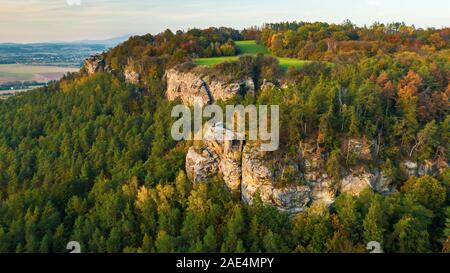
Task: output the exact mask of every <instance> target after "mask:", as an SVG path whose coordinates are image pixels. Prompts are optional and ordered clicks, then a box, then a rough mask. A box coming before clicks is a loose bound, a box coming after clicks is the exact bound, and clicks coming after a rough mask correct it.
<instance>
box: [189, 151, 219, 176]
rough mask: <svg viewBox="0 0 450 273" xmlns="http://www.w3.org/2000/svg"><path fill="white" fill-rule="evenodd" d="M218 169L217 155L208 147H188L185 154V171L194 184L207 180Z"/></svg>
mask: <svg viewBox="0 0 450 273" xmlns="http://www.w3.org/2000/svg"><path fill="white" fill-rule="evenodd" d="M218 171H219V165H218V158H217V155H216V154H215V153H214V152H213V151H211V150H210V149H209V148H203V149H201V150H200V151H197V150H196V149H195V148H194V147H190V148H189V151H188V153H187V155H186V173H187V176H188V178H189V180H190V181H191V182H192V183H194V184H196V183H200V182H204V181H208V180H209V179H210V178H212V177H214V176H215V175H217V173H218Z"/></svg>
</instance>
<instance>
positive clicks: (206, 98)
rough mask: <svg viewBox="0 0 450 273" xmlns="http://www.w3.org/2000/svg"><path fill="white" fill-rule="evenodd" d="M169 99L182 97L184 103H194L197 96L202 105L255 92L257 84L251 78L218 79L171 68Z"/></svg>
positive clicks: (168, 84)
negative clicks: (228, 80)
mask: <svg viewBox="0 0 450 273" xmlns="http://www.w3.org/2000/svg"><path fill="white" fill-rule="evenodd" d="M166 80H167V92H166V96H167V99H168V100H170V101H173V100H176V99H177V98H180V99H181V101H182V102H183V104H184V105H189V106H192V105H194V100H195V98H196V97H198V98H200V99H201V106H204V105H207V104H212V103H214V102H216V101H219V100H222V101H225V100H227V99H230V98H233V97H235V96H236V95H237V94H240V93H242V94H243V93H247V92H251V93H254V92H255V84H254V82H253V80H252V79H251V78H244V79H236V80H232V81H231V82H226V81H224V80H218V79H215V78H213V77H212V76H210V75H204V74H203V73H201V72H200V71H195V70H191V71H188V72H180V71H178V70H177V69H169V70H168V71H167V72H166Z"/></svg>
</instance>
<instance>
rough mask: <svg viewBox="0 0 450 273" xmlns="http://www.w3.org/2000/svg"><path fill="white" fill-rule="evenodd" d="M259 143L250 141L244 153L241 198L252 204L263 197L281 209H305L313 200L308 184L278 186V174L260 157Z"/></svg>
mask: <svg viewBox="0 0 450 273" xmlns="http://www.w3.org/2000/svg"><path fill="white" fill-rule="evenodd" d="M256 149H257V147H255V146H252V145H247V146H246V147H245V148H244V152H243V157H242V186H241V198H242V201H243V202H244V203H247V204H252V203H253V201H254V199H255V198H257V197H259V198H261V201H262V202H263V203H264V204H270V205H274V206H276V207H277V208H278V209H279V210H280V211H284V212H286V213H288V214H295V213H298V212H301V211H303V210H305V209H306V208H307V207H308V205H309V203H310V201H311V197H310V196H311V189H310V187H308V186H306V185H300V184H290V185H285V186H277V185H276V184H277V183H276V182H277V180H279V179H280V177H279V176H280V175H276V174H275V173H274V172H273V171H272V170H271V168H269V167H268V165H269V163H268V162H266V161H265V160H264V159H263V158H262V157H260V155H259V153H258V151H257V150H256Z"/></svg>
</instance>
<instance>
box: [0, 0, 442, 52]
mask: <svg viewBox="0 0 450 273" xmlns="http://www.w3.org/2000/svg"><path fill="white" fill-rule="evenodd" d="M346 19H350V20H351V21H352V22H353V23H355V24H357V25H360V26H362V25H371V24H372V23H374V22H381V23H390V22H394V21H395V22H405V23H407V24H410V25H412V24H414V25H415V26H416V27H424V28H426V27H436V28H440V27H449V26H450V1H449V0H426V1H424V0H223V1H219V0H0V42H20V43H28V42H44V41H75V40H83V39H96V40H97V39H107V38H112V37H117V36H122V35H125V34H145V33H152V34H156V33H159V32H161V31H163V30H165V29H167V28H170V29H172V30H174V31H175V30H178V29H182V30H186V29H189V28H193V27H200V28H204V27H210V26H216V27H219V26H227V27H234V28H237V29H242V28H244V27H250V26H261V25H262V24H263V23H267V22H282V21H308V22H311V21H323V22H328V23H341V22H343V21H344V20H346Z"/></svg>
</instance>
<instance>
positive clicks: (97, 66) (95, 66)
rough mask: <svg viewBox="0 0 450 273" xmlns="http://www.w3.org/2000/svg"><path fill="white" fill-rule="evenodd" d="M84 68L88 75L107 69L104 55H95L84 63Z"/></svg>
mask: <svg viewBox="0 0 450 273" xmlns="http://www.w3.org/2000/svg"><path fill="white" fill-rule="evenodd" d="M84 68H85V70H86V72H87V73H88V75H93V74H94V73H96V72H102V71H104V69H105V61H104V59H103V56H102V55H93V56H90V57H89V58H87V59H86V60H85V61H84Z"/></svg>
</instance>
